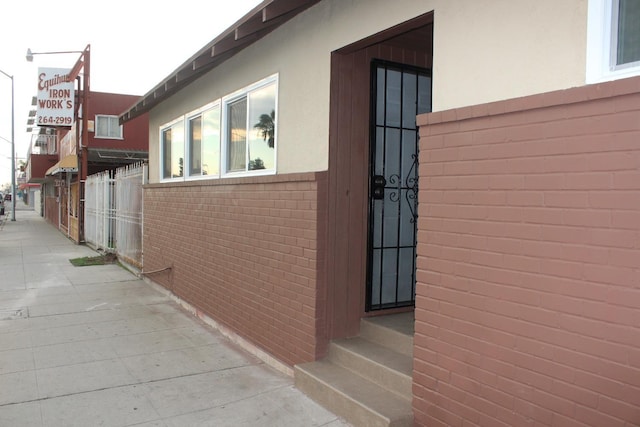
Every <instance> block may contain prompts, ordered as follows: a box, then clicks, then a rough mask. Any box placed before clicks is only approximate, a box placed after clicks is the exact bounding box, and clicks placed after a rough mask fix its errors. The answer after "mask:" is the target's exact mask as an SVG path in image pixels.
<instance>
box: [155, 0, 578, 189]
mask: <svg viewBox="0 0 640 427" xmlns="http://www.w3.org/2000/svg"><path fill="white" fill-rule="evenodd" d="M430 11H435V26H434V61H433V63H434V69H433V75H434V79H433V97H434V98H433V109H434V111H438V110H444V109H449V108H454V107H460V106H465V105H471V104H476V103H482V102H490V101H495V100H499V99H506V98H512V97H515V96H523V95H528V94H534V93H539V92H544V91H549V90H555V89H561V88H567V87H572V86H578V85H582V84H584V79H585V58H586V23H587V1H586V0H571V1H563V2H558V1H555V0H542V1H537V2H523V1H517V2H516V1H509V0H496V1H491V2H478V1H471V0H465V1H456V2H451V1H446V0H398V1H395V2H393V4H391V3H390V2H389V1H388V0H324V1H322V2H320V3H319V4H317V5H315V6H313V7H311V8H310V9H308V10H307V11H305V12H304V13H302V14H301V15H299V16H297V17H295V18H294V19H293V20H292V21H290V22H288V23H286V24H284V25H283V26H282V27H280V28H279V29H277V30H276V31H274V32H273V33H271V34H269V35H268V36H266V37H265V38H264V39H262V40H260V41H258V42H256V43H255V44H253V45H251V46H249V47H248V48H247V49H245V50H244V51H242V52H241V53H239V54H238V55H236V56H235V57H233V58H231V59H230V60H228V61H227V62H226V63H224V64H223V65H221V66H219V67H217V68H216V69H214V70H213V71H211V72H210V73H208V74H207V75H206V76H204V77H202V78H201V79H199V80H197V81H196V82H194V83H193V84H192V85H190V86H189V87H188V88H186V89H185V90H183V91H182V92H181V93H179V94H177V95H174V96H173V97H171V98H169V99H168V100H167V101H165V102H163V103H161V104H160V105H159V106H158V107H156V108H154V109H153V110H152V112H151V116H150V129H151V130H150V147H149V151H150V153H149V154H150V159H151V163H150V179H151V181H152V182H157V181H158V180H159V174H158V156H159V155H158V137H159V136H158V129H159V126H161V125H162V124H164V123H167V122H169V121H171V120H173V119H175V118H177V117H179V116H180V115H182V114H185V113H187V112H189V111H193V110H195V109H197V108H199V107H201V106H203V105H205V104H207V103H209V102H211V101H213V100H215V99H217V98H219V97H222V96H224V95H227V94H229V93H231V92H233V91H236V90H238V89H240V88H242V87H244V86H245V85H247V84H250V83H253V82H255V81H258V80H260V79H263V78H265V77H267V76H269V75H271V74H274V73H279V75H280V82H279V84H280V87H279V99H278V152H277V156H278V159H277V162H278V173H291V172H305V171H322V170H326V169H327V167H328V133H329V127H328V124H329V80H330V60H331V58H330V54H331V52H332V51H334V50H336V49H339V48H342V47H344V46H346V45H348V44H351V43H353V42H356V41H358V40H361V39H364V38H366V37H368V36H370V35H373V34H375V33H377V32H380V31H382V30H384V29H387V28H389V27H391V26H394V25H397V24H399V23H401V22H404V21H407V20H409V19H411V18H414V17H416V16H419V15H421V14H424V13H427V12H430ZM188 54H189V53H188V52H187V53H185V56H188Z"/></svg>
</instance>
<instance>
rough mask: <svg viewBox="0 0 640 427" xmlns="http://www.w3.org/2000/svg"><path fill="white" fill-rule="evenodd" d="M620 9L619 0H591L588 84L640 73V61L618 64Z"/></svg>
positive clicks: (588, 22)
mask: <svg viewBox="0 0 640 427" xmlns="http://www.w3.org/2000/svg"><path fill="white" fill-rule="evenodd" d="M618 10H619V0H589V3H588V18H587V70H586V83H599V82H605V81H610V80H616V79H622V78H627V77H633V76H639V75H640V61H635V62H630V63H626V64H620V65H618V64H616V60H617V59H616V58H617V38H618V34H617V22H618V21H617V20H618ZM614 20H615V21H614Z"/></svg>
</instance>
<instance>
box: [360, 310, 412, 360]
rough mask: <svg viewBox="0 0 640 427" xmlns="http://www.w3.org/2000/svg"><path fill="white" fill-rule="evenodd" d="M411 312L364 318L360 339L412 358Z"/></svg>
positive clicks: (361, 324) (361, 323) (361, 322)
mask: <svg viewBox="0 0 640 427" xmlns="http://www.w3.org/2000/svg"><path fill="white" fill-rule="evenodd" d="M414 324H415V317H414V313H413V312H409V313H399V314H392V315H387V316H377V317H364V318H362V320H361V321H360V337H361V338H364V339H366V340H367V341H371V342H375V343H377V344H379V345H381V346H384V347H387V348H390V349H392V350H394V351H396V352H398V353H402V354H405V355H407V356H410V357H411V358H413V332H414Z"/></svg>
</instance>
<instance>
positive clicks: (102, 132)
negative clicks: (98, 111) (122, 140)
mask: <svg viewBox="0 0 640 427" xmlns="http://www.w3.org/2000/svg"><path fill="white" fill-rule="evenodd" d="M105 119H107V117H104V116H96V136H97V137H101V136H107V135H109V121H108V120H105Z"/></svg>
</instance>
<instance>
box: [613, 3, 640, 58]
mask: <svg viewBox="0 0 640 427" xmlns="http://www.w3.org/2000/svg"><path fill="white" fill-rule="evenodd" d="M619 1H620V7H619V9H618V58H617V64H628V63H630V62H635V61H640V1H639V0H619Z"/></svg>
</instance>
